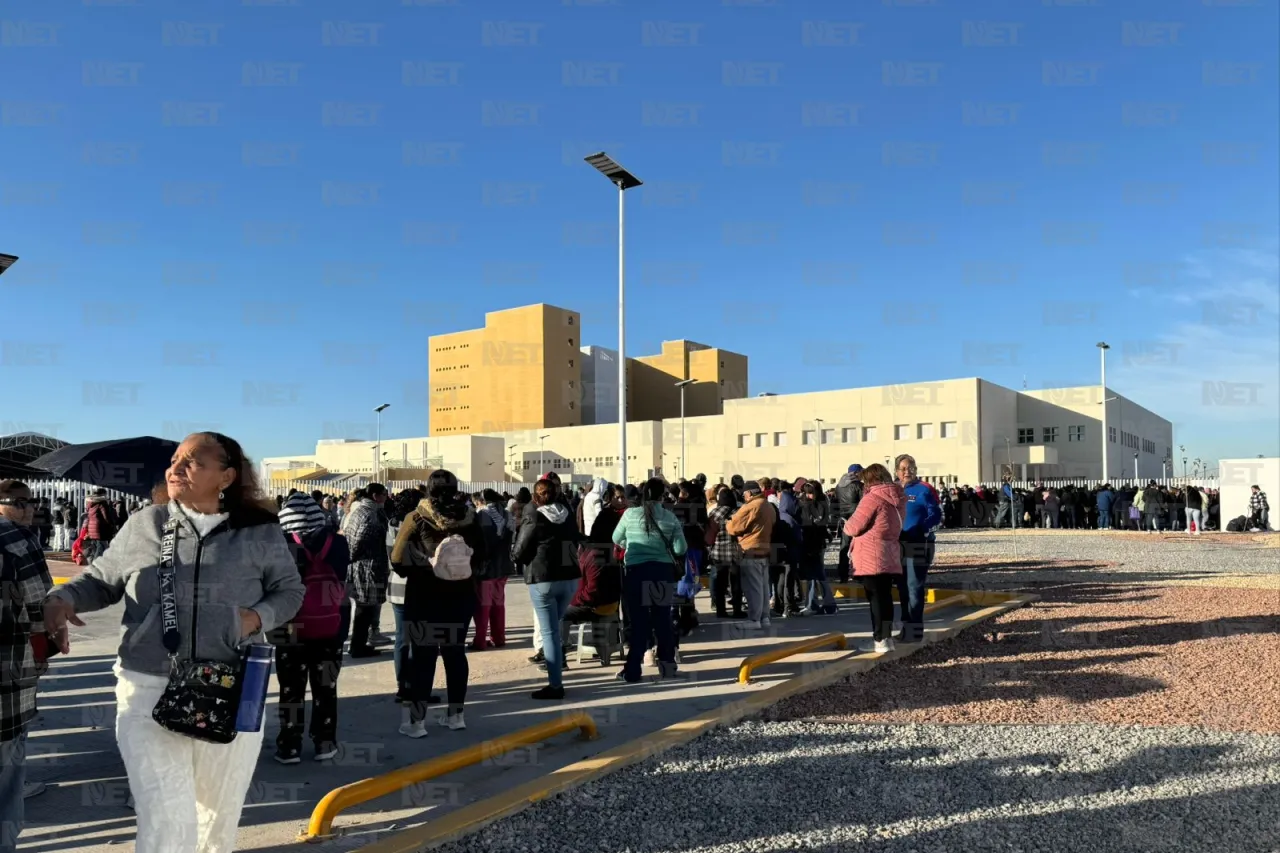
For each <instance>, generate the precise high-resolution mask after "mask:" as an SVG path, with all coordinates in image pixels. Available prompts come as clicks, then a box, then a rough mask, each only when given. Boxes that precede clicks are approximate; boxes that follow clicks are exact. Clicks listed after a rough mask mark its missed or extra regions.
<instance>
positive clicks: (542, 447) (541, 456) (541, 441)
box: [538, 435, 551, 477]
mask: <svg viewBox="0 0 1280 853" xmlns="http://www.w3.org/2000/svg"><path fill="white" fill-rule="evenodd" d="M548 438H551V436H549V435H540V436H538V476H539V477H541V476H542V474H543V472H545V471H546V470H547V445H546V444H545V442H546V440H547V439H548Z"/></svg>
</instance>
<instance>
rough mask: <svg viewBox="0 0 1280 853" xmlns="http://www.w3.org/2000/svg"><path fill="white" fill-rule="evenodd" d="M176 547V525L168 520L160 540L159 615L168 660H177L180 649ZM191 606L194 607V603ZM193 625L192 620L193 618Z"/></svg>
mask: <svg viewBox="0 0 1280 853" xmlns="http://www.w3.org/2000/svg"><path fill="white" fill-rule="evenodd" d="M177 545H178V523H177V521H176V520H174V519H170V520H169V521H168V523H166V524H165V526H164V535H163V536H162V537H161V539H160V615H161V618H162V620H163V624H164V633H163V635H162V636H163V639H164V647H165V650H166V651H168V652H169V657H170V658H177V657H178V651H179V649H181V648H182V635H181V634H180V633H178V591H177V582H176V580H175V578H174V575H175V574H176V572H175V570H174V555H175V553H176V551H177ZM192 606H193V607H194V606H195V603H194V601H193V602H192ZM192 621H193V623H194V618H193V620H192Z"/></svg>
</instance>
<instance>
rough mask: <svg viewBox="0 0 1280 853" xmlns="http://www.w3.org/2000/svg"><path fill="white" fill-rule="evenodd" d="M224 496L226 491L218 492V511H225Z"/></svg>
mask: <svg viewBox="0 0 1280 853" xmlns="http://www.w3.org/2000/svg"><path fill="white" fill-rule="evenodd" d="M226 497H227V493H226V492H218V512H226V511H227V504H226Z"/></svg>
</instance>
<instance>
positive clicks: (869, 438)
mask: <svg viewBox="0 0 1280 853" xmlns="http://www.w3.org/2000/svg"><path fill="white" fill-rule="evenodd" d="M938 427H939V430H940V432H939V434H940V435H941V437H942V438H956V437H957V436H958V435H959V434H960V431H959V429H958V427H957V425H956V422H955V421H943V422H942V423H941V424H938ZM912 433H913V430H912V425H911V424H897V425H895V426H894V428H893V439H894V441H909V440H910V439H911V437H912ZM914 434H915V438H917V439H921V440H924V439H931V438H933V437H934V425H933V424H931V423H928V424H916V425H915V429H914ZM879 435H880V433H879V430H877V429H876V428H875V427H873V426H864V427H843V428H842V429H840V430H839V431H838V437H839V441H838V442H837V440H836V439H837V430H834V429H824V430H816V429H806V430H802V431H801V432H800V443H801V444H804V445H816V444H818V443H819V442H821V443H822V444H837V443H839V444H857V443H858V442H859V441H862V442H864V443H867V442H874V441H877V440H878V439H879ZM786 446H787V433H785V432H774V433H768V432H757V433H749V432H744V433H739V435H738V447H739V448H747V447H786Z"/></svg>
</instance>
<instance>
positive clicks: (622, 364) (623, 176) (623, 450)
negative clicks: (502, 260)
mask: <svg viewBox="0 0 1280 853" xmlns="http://www.w3.org/2000/svg"><path fill="white" fill-rule="evenodd" d="M583 159H585V160H586V161H587V162H588V163H589V164H591V166H592V167H593V168H594V169H595V170H596V171H597V172H599V173H600V174H602V175H604V176H605V177H606V178H608V179H609V181H610V183H612V184H613V185H614V186H615V187H617V188H618V453H619V459H620V460H621V461H622V471H621V475H622V479H621V480H619V482H620V483H622V484H623V485H626V482H627V286H626V281H627V277H626V264H625V257H626V256H625V253H624V248H625V240H624V234H625V231H624V223H625V214H626V205H625V203H624V201H623V198H624V195H625V193H626V191H627V190H629V189H631V188H632V187H638V186H640V185H641V183H643V182H642V181H641V180H640V179H639V178H637V177H636V176H635V175H633V174H631V173H630V172H628V171H627V170H626V169H624V168H622V167H621V166H619V165H618V163H617V162H616V161H615V160H614V159H613V158H612V157H610V156H609V155H608V154H605V153H604V152H603V151H601V152H599V153H598V154H592V155H591V156H590V157H585V158H583Z"/></svg>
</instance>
